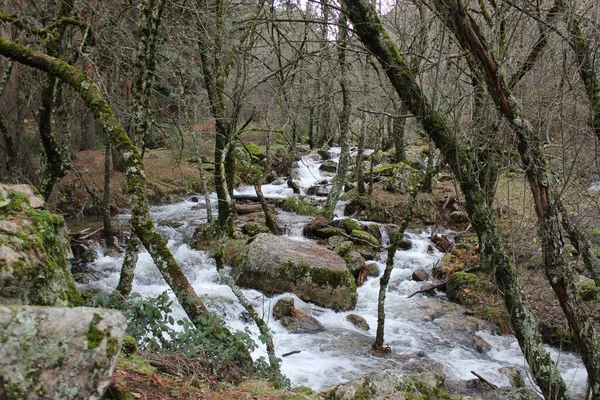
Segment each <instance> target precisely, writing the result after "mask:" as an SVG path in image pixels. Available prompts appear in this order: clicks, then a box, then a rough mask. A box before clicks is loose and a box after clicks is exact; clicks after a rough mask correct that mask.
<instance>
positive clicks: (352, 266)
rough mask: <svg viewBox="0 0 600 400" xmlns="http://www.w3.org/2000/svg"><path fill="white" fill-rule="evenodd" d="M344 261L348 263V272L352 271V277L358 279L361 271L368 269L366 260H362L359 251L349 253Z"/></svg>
mask: <svg viewBox="0 0 600 400" xmlns="http://www.w3.org/2000/svg"><path fill="white" fill-rule="evenodd" d="M344 261H346V267H348V271H350V273H351V274H352V276H354V277H355V278H358V274H359V273H360V271H362V270H363V269H366V268H367V266H366V264H365V259H364V258H362V256H361V255H360V253H359V252H358V251H350V252H348V253H347V254H346V255H345V256H344Z"/></svg>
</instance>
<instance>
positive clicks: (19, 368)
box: [0, 306, 126, 400]
mask: <svg viewBox="0 0 600 400" xmlns="http://www.w3.org/2000/svg"><path fill="white" fill-rule="evenodd" d="M125 328H126V320H125V317H124V316H123V315H122V314H121V313H120V312H119V311H115V310H106V309H99V308H88V307H79V308H42V307H30V306H13V307H10V308H8V307H0V332H2V346H0V376H2V378H3V379H2V382H1V383H3V385H0V394H2V389H4V391H5V393H6V394H7V395H8V398H13V399H25V398H27V399H32V400H34V399H47V398H50V397H48V395H51V396H52V397H51V398H56V399H99V398H101V396H102V394H103V393H104V390H105V389H106V387H107V386H108V385H109V383H110V377H111V375H112V373H113V370H114V368H115V365H116V363H117V359H118V356H119V351H120V349H121V342H122V340H123V336H124V334H125ZM2 386H3V387H2ZM0 397H2V396H0Z"/></svg>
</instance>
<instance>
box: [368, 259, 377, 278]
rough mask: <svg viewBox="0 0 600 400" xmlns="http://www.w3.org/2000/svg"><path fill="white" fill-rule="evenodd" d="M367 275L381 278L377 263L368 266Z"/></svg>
mask: <svg viewBox="0 0 600 400" xmlns="http://www.w3.org/2000/svg"><path fill="white" fill-rule="evenodd" d="M367 275H368V276H375V277H376V276H379V265H377V263H374V262H372V263H368V264H367Z"/></svg>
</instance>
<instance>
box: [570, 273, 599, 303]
mask: <svg viewBox="0 0 600 400" xmlns="http://www.w3.org/2000/svg"><path fill="white" fill-rule="evenodd" d="M575 288H576V289H577V294H579V296H580V297H581V300H583V301H590V300H594V299H596V295H597V294H598V288H597V287H596V283H594V281H593V280H592V279H590V278H588V277H586V276H583V275H579V276H578V278H577V279H576V280H575Z"/></svg>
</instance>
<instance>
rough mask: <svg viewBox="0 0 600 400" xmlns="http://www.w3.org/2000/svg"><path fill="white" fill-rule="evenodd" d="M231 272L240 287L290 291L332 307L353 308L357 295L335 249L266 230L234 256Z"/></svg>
mask: <svg viewBox="0 0 600 400" xmlns="http://www.w3.org/2000/svg"><path fill="white" fill-rule="evenodd" d="M232 276H233V277H234V279H236V282H237V284H238V285H239V286H240V287H245V288H252V289H256V290H260V291H262V292H264V293H265V294H268V295H273V294H278V293H283V292H292V293H294V294H296V295H297V296H298V297H299V298H301V299H302V300H304V301H308V302H311V303H314V304H317V305H319V306H322V307H327V308H331V309H334V310H336V311H337V310H343V311H346V310H351V309H353V308H354V306H355V305H356V300H357V298H358V295H357V294H356V284H355V281H354V278H353V277H352V275H351V274H350V272H349V271H348V269H347V268H346V263H345V261H344V260H343V259H342V258H341V257H340V256H338V255H337V254H336V253H335V252H333V251H331V250H327V249H326V248H324V247H322V246H319V245H316V244H313V243H307V242H299V241H295V240H292V239H289V238H286V237H282V236H274V235H270V234H266V233H261V234H259V235H258V236H256V238H255V239H254V240H253V241H252V242H251V243H249V244H248V245H247V246H246V248H245V249H244V250H243V251H242V252H241V253H240V254H239V255H238V256H237V257H236V258H235V260H234V262H233V270H232Z"/></svg>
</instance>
